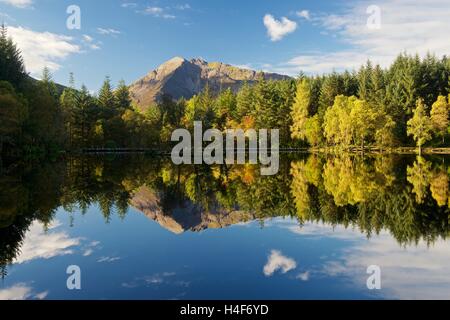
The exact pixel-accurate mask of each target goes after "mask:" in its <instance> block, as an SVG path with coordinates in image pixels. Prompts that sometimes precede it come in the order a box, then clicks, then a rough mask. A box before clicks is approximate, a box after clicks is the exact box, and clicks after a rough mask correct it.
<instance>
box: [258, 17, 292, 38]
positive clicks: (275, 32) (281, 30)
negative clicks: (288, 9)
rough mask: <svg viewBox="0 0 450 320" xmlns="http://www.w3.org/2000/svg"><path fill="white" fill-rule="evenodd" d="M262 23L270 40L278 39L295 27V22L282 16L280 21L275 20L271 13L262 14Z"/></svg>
mask: <svg viewBox="0 0 450 320" xmlns="http://www.w3.org/2000/svg"><path fill="white" fill-rule="evenodd" d="M263 21H264V25H265V26H266V28H267V34H268V35H269V37H270V39H271V40H272V41H279V40H281V39H283V37H284V36H286V35H287V34H289V33H292V32H294V31H295V30H296V29H297V23H296V22H294V21H291V20H289V19H288V18H286V17H282V18H281V21H279V20H276V19H275V18H274V17H273V16H272V15H270V14H266V15H265V16H264V19H263Z"/></svg>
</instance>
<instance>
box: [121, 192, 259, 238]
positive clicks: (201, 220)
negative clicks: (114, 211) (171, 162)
mask: <svg viewBox="0 0 450 320" xmlns="http://www.w3.org/2000/svg"><path fill="white" fill-rule="evenodd" d="M161 202H162V199H161V198H160V196H159V195H158V194H156V193H155V192H153V191H152V190H151V189H150V188H149V187H146V186H142V187H140V188H139V189H138V190H136V192H135V193H134V195H133V198H132V199H131V201H130V205H131V206H132V207H134V208H135V209H137V210H139V211H141V212H142V213H144V214H145V216H146V217H148V218H149V219H152V220H154V221H156V222H157V223H158V224H159V225H160V226H161V227H163V228H164V229H166V230H169V231H170V232H172V233H175V234H181V233H184V232H187V231H189V232H199V231H203V230H206V229H222V228H226V227H229V226H232V225H234V224H237V223H244V222H248V221H253V220H256V219H257V217H256V215H254V214H252V213H249V212H245V211H240V210H232V211H226V210H223V209H221V208H219V207H217V208H209V210H203V209H201V208H200V207H199V206H196V205H194V204H192V203H191V202H189V201H187V200H186V201H184V202H183V203H181V204H180V203H178V204H177V203H175V204H172V205H171V208H165V209H163V207H162V205H161Z"/></svg>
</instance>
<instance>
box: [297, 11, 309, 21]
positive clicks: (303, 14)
mask: <svg viewBox="0 0 450 320" xmlns="http://www.w3.org/2000/svg"><path fill="white" fill-rule="evenodd" d="M296 15H297V16H298V17H300V18H303V19H306V20H309V19H311V15H310V14H309V11H308V10H301V11H297V12H296Z"/></svg>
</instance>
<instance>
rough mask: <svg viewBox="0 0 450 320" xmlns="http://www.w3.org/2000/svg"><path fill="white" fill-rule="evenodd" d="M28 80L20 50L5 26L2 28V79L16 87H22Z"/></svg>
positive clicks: (0, 30)
mask: <svg viewBox="0 0 450 320" xmlns="http://www.w3.org/2000/svg"><path fill="white" fill-rule="evenodd" d="M26 78H27V73H26V72H25V64H24V61H23V58H22V54H21V52H20V50H19V49H18V48H17V46H16V44H15V43H14V42H13V40H12V39H11V38H8V30H7V28H6V26H5V25H4V24H2V26H1V28H0V79H1V80H6V81H8V82H9V83H11V84H12V85H13V86H14V87H16V88H18V87H19V86H21V85H22V84H23V82H24V80H26Z"/></svg>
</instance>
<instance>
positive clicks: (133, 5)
mask: <svg viewBox="0 0 450 320" xmlns="http://www.w3.org/2000/svg"><path fill="white" fill-rule="evenodd" d="M120 6H121V7H122V8H136V7H137V3H135V2H124V3H122V4H121V5H120Z"/></svg>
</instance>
